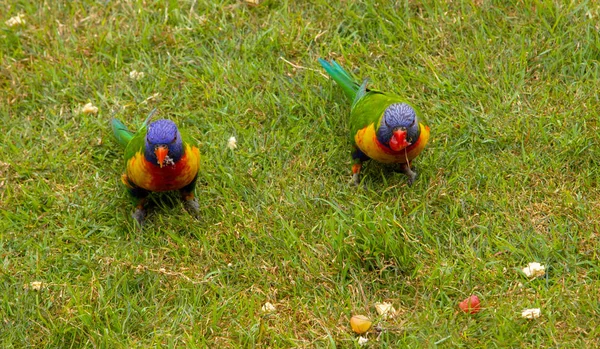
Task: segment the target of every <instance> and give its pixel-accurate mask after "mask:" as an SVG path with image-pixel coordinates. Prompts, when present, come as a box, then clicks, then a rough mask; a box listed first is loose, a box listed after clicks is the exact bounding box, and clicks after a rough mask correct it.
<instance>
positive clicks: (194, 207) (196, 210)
mask: <svg viewBox="0 0 600 349" xmlns="http://www.w3.org/2000/svg"><path fill="white" fill-rule="evenodd" d="M183 206H184V207H185V209H186V210H187V211H188V212H189V213H190V214H191V215H192V216H194V217H195V218H199V217H200V204H198V199H196V198H192V199H189V200H185V201H184V203H183Z"/></svg>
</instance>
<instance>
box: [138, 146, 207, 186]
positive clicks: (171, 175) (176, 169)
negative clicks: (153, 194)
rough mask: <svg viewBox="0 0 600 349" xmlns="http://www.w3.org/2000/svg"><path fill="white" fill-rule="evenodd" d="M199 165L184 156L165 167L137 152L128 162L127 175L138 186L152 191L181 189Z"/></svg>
mask: <svg viewBox="0 0 600 349" xmlns="http://www.w3.org/2000/svg"><path fill="white" fill-rule="evenodd" d="M197 173H198V167H197V166H194V164H193V163H192V162H190V161H188V158H187V156H183V157H182V158H181V159H180V160H179V161H177V162H175V163H173V164H169V165H166V166H163V167H160V166H157V165H155V164H153V163H151V162H150V161H148V160H146V159H145V158H144V155H143V154H141V153H140V154H136V156H134V157H133V158H131V159H130V160H129V162H128V163H127V176H128V177H129V179H130V180H131V181H132V182H133V183H135V184H136V185H137V186H139V187H142V188H144V189H146V190H150V191H169V190H179V189H181V188H183V187H185V186H186V185H188V184H190V183H191V182H192V180H194V178H195V177H196V174H197Z"/></svg>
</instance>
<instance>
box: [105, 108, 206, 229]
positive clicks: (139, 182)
mask: <svg viewBox="0 0 600 349" xmlns="http://www.w3.org/2000/svg"><path fill="white" fill-rule="evenodd" d="M155 111H156V109H155V110H153V111H152V113H150V115H149V116H148V118H147V119H146V121H144V124H143V125H142V127H141V128H140V129H139V130H138V131H137V132H135V133H134V132H132V131H129V130H128V129H127V127H125V125H123V123H122V122H121V121H119V120H117V119H115V118H113V119H112V122H111V126H112V129H113V132H114V134H115V137H116V138H117V141H118V142H119V144H121V145H122V146H123V147H125V166H126V167H125V173H124V174H123V175H122V176H121V181H122V182H123V184H125V186H126V187H127V189H128V191H129V193H130V194H131V196H132V197H133V199H134V201H135V203H136V208H135V212H134V213H133V214H132V216H133V218H135V220H136V221H137V222H138V223H139V224H140V225H142V224H143V222H144V218H145V216H146V211H145V209H144V205H145V203H146V200H147V197H148V195H149V194H150V192H160V191H170V190H179V191H180V192H181V196H182V198H183V200H184V202H185V206H186V208H187V209H188V210H189V211H192V212H193V213H197V212H198V211H199V205H198V201H197V200H196V198H195V197H194V188H195V186H196V180H197V178H198V171H199V168H200V150H199V149H198V147H197V146H195V145H194V144H193V143H192V142H191V141H190V140H189V139H187V138H185V137H182V135H181V133H180V132H179V130H178V129H177V125H175V123H174V122H173V121H171V120H165V119H162V120H156V121H154V122H152V123H150V124H148V122H149V120H150V118H151V117H152V115H153V114H154V112H155Z"/></svg>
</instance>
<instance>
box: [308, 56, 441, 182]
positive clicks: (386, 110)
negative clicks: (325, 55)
mask: <svg viewBox="0 0 600 349" xmlns="http://www.w3.org/2000/svg"><path fill="white" fill-rule="evenodd" d="M318 61H319V63H320V64H321V66H322V67H323V68H324V69H325V71H326V72H327V74H329V76H331V78H332V79H333V80H334V81H335V82H336V83H337V84H338V85H340V87H341V88H342V90H343V91H344V93H345V95H346V96H347V97H348V98H350V100H351V101H352V106H351V108H350V120H349V125H350V138H351V139H352V143H353V151H352V159H353V163H352V179H353V183H354V184H355V185H359V184H360V170H361V168H362V164H363V162H365V161H367V160H370V159H373V160H375V161H378V162H381V163H384V164H399V166H400V171H401V172H402V173H404V174H405V175H406V176H407V177H408V184H409V185H412V184H413V182H414V181H415V179H416V177H417V173H416V172H415V171H413V170H412V169H411V167H410V163H411V161H412V160H413V159H414V158H415V157H417V155H419V154H420V153H421V152H422V151H423V149H424V148H425V146H426V145H427V142H428V141H429V136H430V131H429V127H428V126H425V125H423V124H422V123H420V122H419V119H418V117H417V113H416V111H415V109H413V107H411V106H410V105H409V104H408V103H406V101H405V100H404V99H403V98H401V97H399V96H396V95H394V94H391V93H386V92H381V91H378V90H373V89H369V88H367V83H368V81H369V79H364V80H363V82H362V84H359V83H358V82H357V81H356V80H355V79H353V78H352V77H351V76H350V74H348V72H347V71H346V70H344V68H342V67H341V66H340V65H339V64H338V63H337V62H335V61H334V60H331V61H326V60H324V59H322V58H319V60H318Z"/></svg>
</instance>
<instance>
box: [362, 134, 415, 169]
mask: <svg viewBox="0 0 600 349" xmlns="http://www.w3.org/2000/svg"><path fill="white" fill-rule="evenodd" d="M354 143H355V144H356V146H357V147H358V149H360V151H362V152H363V153H365V154H366V155H367V156H368V157H370V158H371V159H373V160H375V161H379V162H382V163H387V164H391V163H404V162H407V159H406V152H405V151H404V150H401V151H393V150H392V149H390V148H389V147H387V146H385V145H384V144H382V143H381V142H379V140H378V139H377V132H376V131H375V126H374V125H373V124H370V125H369V126H367V127H365V128H362V129H360V130H358V132H356V134H355V135H354Z"/></svg>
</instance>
